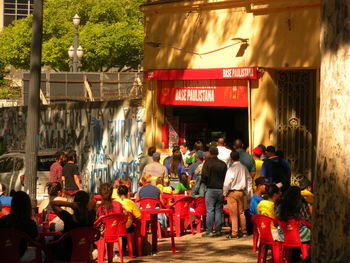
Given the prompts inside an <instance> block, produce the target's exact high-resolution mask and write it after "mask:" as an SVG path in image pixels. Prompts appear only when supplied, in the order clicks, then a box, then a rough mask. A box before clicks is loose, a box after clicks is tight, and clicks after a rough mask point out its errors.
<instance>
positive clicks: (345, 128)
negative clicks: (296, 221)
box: [312, 0, 350, 263]
mask: <svg viewBox="0 0 350 263" xmlns="http://www.w3.org/2000/svg"><path fill="white" fill-rule="evenodd" d="M349 21H350V1H349V0H323V1H321V87H320V95H321V101H320V115H319V127H318V131H319V134H318V145H317V172H316V176H315V180H314V191H315V203H314V215H313V222H312V229H313V236H312V260H313V262H317V263H323V262H324V263H329V262H332V263H337V262H339V263H340V262H349V257H350V246H349V243H350V242H349V241H350V225H349V222H350V202H349V198H350V158H349V156H350V155H349V154H350V135H349V134H350V127H349V122H350V111H349V107H348V103H349V101H350V86H349V82H350V75H349V72H350V64H349V63H350V56H349V54H350V45H349V44H350V28H349Z"/></svg>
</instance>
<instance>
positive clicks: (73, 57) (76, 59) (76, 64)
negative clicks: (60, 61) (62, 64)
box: [68, 14, 84, 72]
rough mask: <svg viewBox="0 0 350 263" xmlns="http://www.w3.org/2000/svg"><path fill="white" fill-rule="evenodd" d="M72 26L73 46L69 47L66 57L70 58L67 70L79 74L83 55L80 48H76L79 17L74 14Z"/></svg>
mask: <svg viewBox="0 0 350 263" xmlns="http://www.w3.org/2000/svg"><path fill="white" fill-rule="evenodd" d="M73 24H74V29H75V31H74V46H70V47H69V49H68V56H69V58H70V63H69V68H70V71H71V72H79V71H80V69H81V66H82V64H81V59H82V57H83V55H84V50H83V48H82V47H81V46H78V45H79V44H78V43H79V30H78V28H79V24H80V17H79V16H78V14H76V15H75V16H74V17H73Z"/></svg>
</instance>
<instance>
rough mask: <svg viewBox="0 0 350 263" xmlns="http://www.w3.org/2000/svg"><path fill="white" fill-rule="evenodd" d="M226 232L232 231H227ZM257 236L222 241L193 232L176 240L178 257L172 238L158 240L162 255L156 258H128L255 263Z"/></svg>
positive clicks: (134, 262)
mask: <svg viewBox="0 0 350 263" xmlns="http://www.w3.org/2000/svg"><path fill="white" fill-rule="evenodd" d="M223 230H224V232H225V231H228V228H227V229H223ZM252 238H253V236H252V235H250V236H247V237H244V238H239V239H231V240H228V239H226V235H223V236H221V237H202V236H201V234H196V235H191V234H190V232H189V231H188V233H187V234H186V235H184V236H182V237H176V238H175V244H176V254H172V253H171V243H170V238H162V239H160V240H158V250H159V252H158V253H157V254H155V255H150V256H143V257H135V258H133V259H129V258H128V257H127V256H126V257H124V262H126V263H147V262H162V263H180V262H181V263H183V262H186V263H196V262H206V263H224V262H230V263H241V262H247V263H253V262H254V263H255V262H256V261H257V254H256V253H255V252H253V250H252V244H253V241H252Z"/></svg>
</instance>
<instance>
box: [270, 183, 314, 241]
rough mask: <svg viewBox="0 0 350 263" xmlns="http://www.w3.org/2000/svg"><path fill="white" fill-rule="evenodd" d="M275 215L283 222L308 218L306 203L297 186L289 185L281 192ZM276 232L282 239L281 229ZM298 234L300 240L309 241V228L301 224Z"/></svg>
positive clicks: (307, 219)
mask: <svg viewBox="0 0 350 263" xmlns="http://www.w3.org/2000/svg"><path fill="white" fill-rule="evenodd" d="M276 216H277V217H279V219H280V220H281V221H285V222H286V221H288V220H290V219H304V220H306V221H309V220H310V214H309V211H308V208H307V203H306V201H305V200H304V198H303V197H302V195H301V191H300V188H299V187H297V186H291V187H289V188H288V190H287V191H286V192H285V193H284V194H283V196H282V199H281V201H280V203H279V205H278V207H277V209H276ZM278 234H279V238H280V240H283V231H282V230H281V229H279V233H278ZM299 234H300V239H301V241H302V242H310V239H311V230H310V228H308V227H306V226H305V225H303V224H301V225H300V229H299Z"/></svg>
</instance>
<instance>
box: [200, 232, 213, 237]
mask: <svg viewBox="0 0 350 263" xmlns="http://www.w3.org/2000/svg"><path fill="white" fill-rule="evenodd" d="M213 236H214V234H213V233H209V232H205V233H203V234H202V237H213Z"/></svg>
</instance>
